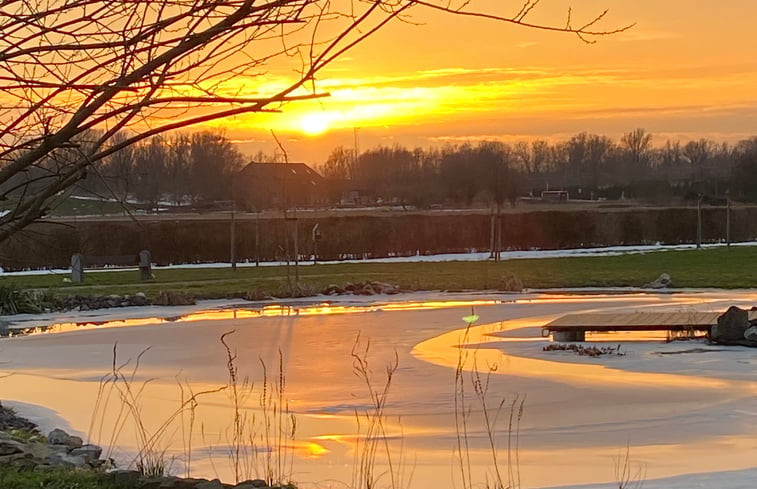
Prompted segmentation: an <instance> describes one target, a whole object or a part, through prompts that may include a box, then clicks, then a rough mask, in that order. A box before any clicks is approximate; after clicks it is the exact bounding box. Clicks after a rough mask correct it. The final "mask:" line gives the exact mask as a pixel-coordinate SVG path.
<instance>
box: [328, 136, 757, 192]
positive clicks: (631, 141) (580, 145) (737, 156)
mask: <svg viewBox="0 0 757 489" xmlns="http://www.w3.org/2000/svg"><path fill="white" fill-rule="evenodd" d="M320 171H321V172H322V173H323V175H324V176H325V177H327V178H330V179H333V181H338V182H341V187H340V189H341V191H342V194H344V191H349V190H352V191H353V193H356V194H357V193H359V194H360V195H363V196H367V197H368V198H370V199H378V200H381V201H384V202H394V203H399V204H412V205H416V206H428V205H431V204H434V203H448V204H458V205H471V204H473V203H474V202H486V203H489V204H502V203H506V202H509V203H511V204H513V205H514V204H515V202H516V201H517V199H518V197H520V196H526V195H532V196H536V197H538V196H539V195H541V192H542V191H543V190H558V189H559V190H567V191H569V193H570V197H571V199H618V198H632V199H638V200H648V201H654V202H670V201H674V200H681V199H689V200H693V199H698V198H700V197H701V198H703V199H705V200H711V201H713V202H715V201H718V202H720V201H722V200H723V199H724V198H725V196H726V195H727V194H726V192H729V194H728V195H730V197H731V198H733V199H735V200H740V201H750V202H753V201H757V185H755V184H754V183H752V182H757V138H752V139H747V140H744V141H741V142H739V143H737V144H727V143H716V142H715V141H712V140H709V139H705V138H702V139H698V140H695V141H689V142H686V143H681V142H680V141H667V142H666V143H665V144H663V145H661V146H657V147H655V146H653V145H652V135H651V134H649V133H647V132H646V131H645V130H644V129H636V130H634V131H631V132H628V133H626V134H624V135H623V136H622V137H621V138H620V140H619V141H615V140H613V139H611V138H609V137H607V136H602V135H598V134H590V133H580V134H576V135H574V136H573V137H571V138H570V139H569V140H567V141H563V142H557V143H550V142H548V141H545V140H542V139H536V140H533V141H530V142H526V141H519V142H516V143H513V144H508V143H504V142H490V141H487V142H481V143H478V144H461V145H450V146H447V147H443V148H431V149H419V148H416V149H412V150H411V149H407V148H404V147H401V146H394V147H379V148H375V149H371V150H368V151H364V152H362V153H360V154H359V155H357V157H355V153H354V151H352V150H350V149H347V148H344V147H339V148H336V149H335V150H333V151H332V153H331V155H330V156H329V158H328V160H327V161H326V162H325V164H323V165H322V166H321V167H320Z"/></svg>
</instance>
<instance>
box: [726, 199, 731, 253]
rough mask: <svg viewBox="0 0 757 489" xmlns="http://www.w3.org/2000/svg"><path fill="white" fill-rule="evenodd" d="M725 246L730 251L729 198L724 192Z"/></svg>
mask: <svg viewBox="0 0 757 489" xmlns="http://www.w3.org/2000/svg"><path fill="white" fill-rule="evenodd" d="M725 246H726V248H728V249H729V250H730V249H731V196H730V192H728V191H727V190H726V191H725Z"/></svg>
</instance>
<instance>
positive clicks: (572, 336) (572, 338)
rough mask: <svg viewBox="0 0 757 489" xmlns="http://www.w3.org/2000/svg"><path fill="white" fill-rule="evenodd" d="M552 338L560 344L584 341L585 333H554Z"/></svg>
mask: <svg viewBox="0 0 757 489" xmlns="http://www.w3.org/2000/svg"><path fill="white" fill-rule="evenodd" d="M552 338H553V339H554V340H555V341H557V342H560V343H571V342H576V341H586V331H555V332H553V333H552Z"/></svg>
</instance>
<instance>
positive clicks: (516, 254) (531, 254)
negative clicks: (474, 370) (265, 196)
mask: <svg viewBox="0 0 757 489" xmlns="http://www.w3.org/2000/svg"><path fill="white" fill-rule="evenodd" d="M702 246H703V247H704V248H722V247H725V246H726V245H725V243H709V244H704V245H702ZM732 246H757V241H746V242H742V243H733V244H732ZM695 248H696V246H695V245H693V244H680V245H663V244H656V245H631V246H606V247H599V248H575V249H566V250H538V249H535V250H515V251H503V252H502V253H501V254H500V259H502V260H523V259H539V258H568V257H577V256H618V255H626V254H639V253H653V252H661V251H676V250H690V249H695ZM488 259H489V252H488V251H487V252H480V253H445V254H439V255H420V254H418V255H413V256H394V257H387V258H366V259H360V260H358V259H345V260H338V261H319V262H318V263H320V264H329V263H417V262H447V261H484V260H488ZM299 264H300V266H307V265H312V264H313V261H312V260H303V261H300V262H299ZM283 265H286V262H284V261H267V262H260V266H263V267H265V266H283ZM228 266H230V265H229V263H225V262H214V263H187V264H176V265H167V266H156V267H153V268H155V269H157V270H160V269H177V268H186V269H192V268H223V267H228ZM237 266H239V267H254V266H256V264H255V262H251V261H246V262H240V263H237ZM115 270H122V269H119V268H113V269H107V268H106V269H102V270H92V271H88V272H87V273H91V272H95V273H97V272H109V271H115ZM70 271H71V270H70V269H69V268H60V269H46V270H25V271H20V272H4V271H3V270H2V269H1V268H0V277H11V276H16V275H46V274H65V273H70Z"/></svg>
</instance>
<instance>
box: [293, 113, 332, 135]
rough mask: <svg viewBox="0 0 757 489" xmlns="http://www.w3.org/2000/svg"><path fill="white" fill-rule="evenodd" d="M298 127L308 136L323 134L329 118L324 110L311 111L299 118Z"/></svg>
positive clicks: (326, 129)
mask: <svg viewBox="0 0 757 489" xmlns="http://www.w3.org/2000/svg"><path fill="white" fill-rule="evenodd" d="M300 129H301V130H302V132H304V133H305V134H307V135H309V136H316V135H318V134H323V133H324V132H326V131H328V129H329V118H328V116H327V115H326V113H324V112H311V113H310V114H306V115H304V116H303V117H302V119H300Z"/></svg>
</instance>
